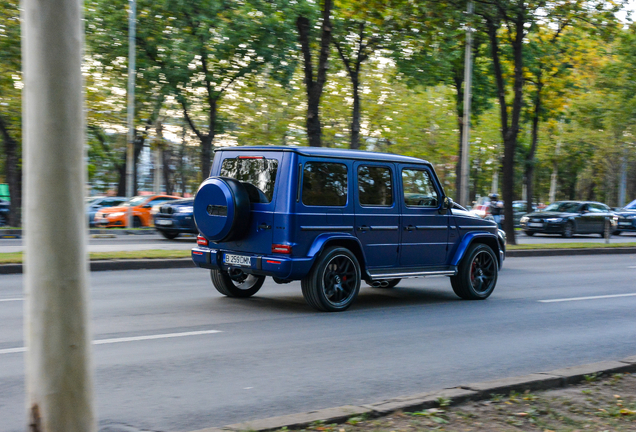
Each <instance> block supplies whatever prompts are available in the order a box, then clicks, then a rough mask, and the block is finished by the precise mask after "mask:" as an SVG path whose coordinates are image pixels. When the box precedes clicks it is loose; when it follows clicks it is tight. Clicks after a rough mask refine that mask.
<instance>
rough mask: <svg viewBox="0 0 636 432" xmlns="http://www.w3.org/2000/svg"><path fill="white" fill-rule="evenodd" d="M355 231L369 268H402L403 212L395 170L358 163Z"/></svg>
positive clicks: (388, 166)
mask: <svg viewBox="0 0 636 432" xmlns="http://www.w3.org/2000/svg"><path fill="white" fill-rule="evenodd" d="M353 168H354V172H355V176H356V179H357V181H356V183H355V184H356V187H355V230H356V236H357V237H358V239H359V240H360V243H361V244H362V246H363V248H364V252H365V256H366V260H367V265H368V266H369V267H395V266H397V265H398V251H399V248H398V246H399V241H400V231H399V229H400V209H399V204H398V202H397V200H396V175H395V174H396V173H395V166H394V165H393V164H389V163H375V162H356V163H355V164H354V166H353Z"/></svg>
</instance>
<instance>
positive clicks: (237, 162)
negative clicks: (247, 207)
mask: <svg viewBox="0 0 636 432" xmlns="http://www.w3.org/2000/svg"><path fill="white" fill-rule="evenodd" d="M277 171H278V160H276V159H265V158H264V157H261V156H239V157H237V158H227V159H225V160H224V161H223V164H222V166H221V175H222V176H225V177H231V178H233V179H236V180H238V181H240V182H242V183H244V184H248V185H251V186H250V187H248V188H247V193H248V194H249V196H250V201H252V202H257V203H268V202H270V201H271V200H272V197H273V196H274V183H275V182H276V173H277Z"/></svg>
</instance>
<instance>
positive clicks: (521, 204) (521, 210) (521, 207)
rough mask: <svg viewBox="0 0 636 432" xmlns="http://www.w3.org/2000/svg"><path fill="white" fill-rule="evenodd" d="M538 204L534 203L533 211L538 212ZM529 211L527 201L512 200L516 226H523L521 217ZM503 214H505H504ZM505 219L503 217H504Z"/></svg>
mask: <svg viewBox="0 0 636 432" xmlns="http://www.w3.org/2000/svg"><path fill="white" fill-rule="evenodd" d="M538 208H539V207H538V205H537V204H536V203H532V211H533V212H536V211H537V210H538ZM526 213H527V211H526V201H513V202H512V216H513V219H514V221H515V227H520V226H521V217H522V216H523V215H525V214H526ZM502 216H503V215H502ZM502 219H503V218H502Z"/></svg>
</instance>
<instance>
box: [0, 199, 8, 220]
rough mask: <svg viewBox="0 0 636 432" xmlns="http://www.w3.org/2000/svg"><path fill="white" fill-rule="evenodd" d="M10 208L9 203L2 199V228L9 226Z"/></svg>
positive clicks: (0, 214)
mask: <svg viewBox="0 0 636 432" xmlns="http://www.w3.org/2000/svg"><path fill="white" fill-rule="evenodd" d="M9 206H10V204H9V201H5V200H3V199H0V226H4V225H6V224H7V220H8V219H9Z"/></svg>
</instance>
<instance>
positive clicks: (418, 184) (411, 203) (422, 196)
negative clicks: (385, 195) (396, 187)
mask: <svg viewBox="0 0 636 432" xmlns="http://www.w3.org/2000/svg"><path fill="white" fill-rule="evenodd" d="M402 185H403V190H404V203H405V204H406V205H407V206H408V207H425V208H437V207H439V195H438V194H437V191H436V190H435V187H434V186H433V180H432V179H431V176H430V175H429V173H428V171H426V170H424V169H414V168H409V169H404V170H402Z"/></svg>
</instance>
